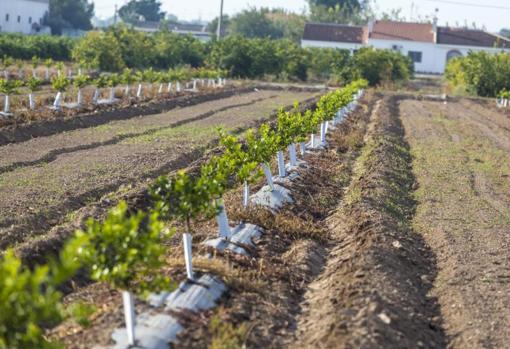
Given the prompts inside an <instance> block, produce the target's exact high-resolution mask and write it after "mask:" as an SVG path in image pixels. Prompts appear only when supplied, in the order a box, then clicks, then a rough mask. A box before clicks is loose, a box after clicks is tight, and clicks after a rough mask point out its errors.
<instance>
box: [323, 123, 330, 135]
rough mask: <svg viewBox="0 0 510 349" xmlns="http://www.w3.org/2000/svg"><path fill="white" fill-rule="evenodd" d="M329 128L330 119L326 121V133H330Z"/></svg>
mask: <svg viewBox="0 0 510 349" xmlns="http://www.w3.org/2000/svg"><path fill="white" fill-rule="evenodd" d="M328 129H329V121H326V126H325V130H324V134H327V133H328Z"/></svg>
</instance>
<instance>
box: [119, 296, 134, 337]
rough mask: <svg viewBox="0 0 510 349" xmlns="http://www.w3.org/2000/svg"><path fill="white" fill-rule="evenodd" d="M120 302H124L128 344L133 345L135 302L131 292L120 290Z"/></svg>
mask: <svg viewBox="0 0 510 349" xmlns="http://www.w3.org/2000/svg"><path fill="white" fill-rule="evenodd" d="M122 303H123V304H124V318H125V320H126V332H127V339H128V344H129V345H135V302H134V299H133V294H132V293H131V292H129V291H122Z"/></svg>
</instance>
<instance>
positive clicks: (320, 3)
mask: <svg viewBox="0 0 510 349" xmlns="http://www.w3.org/2000/svg"><path fill="white" fill-rule="evenodd" d="M372 2H373V1H372V0H308V4H309V6H310V19H311V20H312V21H316V22H323V23H352V24H365V23H366V21H367V19H368V18H371V17H373V16H374V13H373V11H372V7H371V4H372Z"/></svg>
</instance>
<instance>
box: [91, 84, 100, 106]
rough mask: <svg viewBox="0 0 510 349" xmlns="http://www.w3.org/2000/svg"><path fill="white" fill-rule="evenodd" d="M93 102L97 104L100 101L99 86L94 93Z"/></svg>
mask: <svg viewBox="0 0 510 349" xmlns="http://www.w3.org/2000/svg"><path fill="white" fill-rule="evenodd" d="M92 102H93V103H94V104H96V105H97V104H98V103H99V89H98V88H96V89H95V90H94V95H93V96H92Z"/></svg>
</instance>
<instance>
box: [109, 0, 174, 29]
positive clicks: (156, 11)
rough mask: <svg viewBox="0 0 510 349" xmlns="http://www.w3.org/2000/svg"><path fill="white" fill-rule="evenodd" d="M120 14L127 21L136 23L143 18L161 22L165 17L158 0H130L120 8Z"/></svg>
mask: <svg viewBox="0 0 510 349" xmlns="http://www.w3.org/2000/svg"><path fill="white" fill-rule="evenodd" d="M119 16H120V18H122V20H123V21H124V22H126V23H135V22H137V21H139V20H140V18H143V20H146V21H153V22H159V21H160V20H162V19H163V18H165V12H163V11H161V2H160V1H158V0H130V1H129V2H128V3H127V4H125V5H124V6H122V7H121V8H120V9H119Z"/></svg>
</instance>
